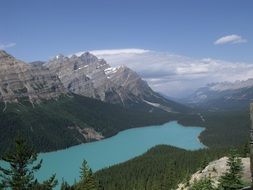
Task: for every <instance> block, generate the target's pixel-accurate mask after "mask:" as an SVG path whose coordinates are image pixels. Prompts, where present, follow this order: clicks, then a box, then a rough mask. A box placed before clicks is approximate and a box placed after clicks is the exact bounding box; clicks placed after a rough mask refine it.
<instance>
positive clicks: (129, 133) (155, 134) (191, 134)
mask: <svg viewBox="0 0 253 190" xmlns="http://www.w3.org/2000/svg"><path fill="white" fill-rule="evenodd" d="M203 130H204V128H200V127H184V126H182V125H180V124H178V123H177V122H175V121H174V122H168V123H165V124H163V125H155V126H148V127H141V128H134V129H128V130H125V131H122V132H120V133H118V134H117V135H115V136H113V137H110V138H107V139H104V140H101V141H97V142H91V143H86V144H81V145H78V146H74V147H71V148H68V149H65V150H59V151H54V152H49V153H41V154H40V155H39V158H41V159H43V164H42V167H41V169H40V170H39V172H38V173H37V175H36V177H37V178H38V179H39V181H41V180H44V179H47V178H48V177H49V176H51V175H52V174H54V173H56V176H57V179H58V180H59V182H60V183H61V181H62V179H64V180H65V181H67V182H69V183H70V184H72V183H73V182H74V181H75V180H79V170H80V169H79V168H80V166H81V163H82V160H83V159H86V160H87V161H88V164H89V166H90V167H91V168H92V170H93V171H96V170H99V169H101V168H105V167H108V166H112V165H114V164H118V163H121V162H124V161H127V160H129V159H131V158H133V157H136V156H139V155H141V154H143V153H145V152H146V151H147V150H148V149H150V148H151V147H154V146H155V145H159V144H166V145H172V146H176V147H180V148H184V149H187V150H195V149H199V148H203V147H204V145H203V144H202V143H200V142H199V140H198V136H199V134H200V133H201V132H202V131H203Z"/></svg>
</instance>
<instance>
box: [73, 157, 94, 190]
mask: <svg viewBox="0 0 253 190" xmlns="http://www.w3.org/2000/svg"><path fill="white" fill-rule="evenodd" d="M80 169H81V171H80V173H81V176H80V181H79V182H78V183H77V185H76V189H77V190H97V188H98V183H97V181H96V179H95V177H94V175H93V172H92V170H91V169H90V168H89V166H88V163H87V161H86V160H84V161H83V163H82V166H81V168H80Z"/></svg>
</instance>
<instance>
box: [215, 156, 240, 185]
mask: <svg viewBox="0 0 253 190" xmlns="http://www.w3.org/2000/svg"><path fill="white" fill-rule="evenodd" d="M227 166H228V167H229V169H228V171H227V172H226V173H225V174H224V175H223V176H221V178H220V189H222V190H237V189H241V188H243V182H242V170H243V166H242V161H241V159H240V158H238V157H237V156H236V154H235V152H234V151H232V152H231V154H230V156H229V158H228V161H227Z"/></svg>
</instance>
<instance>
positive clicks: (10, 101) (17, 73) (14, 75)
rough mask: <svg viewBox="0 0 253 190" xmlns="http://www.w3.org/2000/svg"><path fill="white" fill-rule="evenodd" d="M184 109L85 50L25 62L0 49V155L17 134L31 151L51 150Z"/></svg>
mask: <svg viewBox="0 0 253 190" xmlns="http://www.w3.org/2000/svg"><path fill="white" fill-rule="evenodd" d="M185 111H187V108H186V107H185V106H182V105H180V104H178V103H176V102H173V101H170V100H166V99H165V98H163V97H162V96H160V95H159V94H158V93H156V92H154V91H153V90H152V89H151V88H150V87H149V86H148V84H147V83H146V82H145V81H143V80H142V79H141V78H140V77H139V75H138V74H137V73H135V72H134V71H132V70H131V69H129V68H127V67H118V68H112V67H110V66H109V64H107V63H106V61H105V60H101V59H98V58H97V57H95V56H94V55H92V54H90V53H84V54H82V55H81V56H71V57H65V56H63V55H58V56H56V57H55V58H53V59H51V60H49V61H48V62H45V63H44V62H40V61H36V62H32V63H29V64H28V63H25V62H23V61H20V60H17V59H15V58H14V57H13V56H11V55H9V54H7V53H6V52H5V51H0V123H1V125H0V139H1V141H0V155H1V154H2V153H3V152H5V151H6V150H7V149H8V148H9V147H10V145H11V142H12V140H13V139H14V138H15V137H16V136H18V135H21V136H23V137H25V138H26V140H27V141H28V142H29V143H30V144H33V145H34V147H35V148H36V150H37V151H52V150H57V149H62V148H66V147H69V146H73V145H76V144H80V143H84V142H89V141H94V140H100V139H102V138H106V137H110V136H112V135H115V134H117V133H118V132H119V131H122V130H125V129H128V128H133V127H141V126H147V125H153V124H161V123H165V122H168V121H170V120H173V119H175V118H177V117H179V116H180V114H179V112H185Z"/></svg>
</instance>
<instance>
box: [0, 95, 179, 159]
mask: <svg viewBox="0 0 253 190" xmlns="http://www.w3.org/2000/svg"><path fill="white" fill-rule="evenodd" d="M4 108H5V105H4V104H3V103H0V110H1V111H0V123H1V125H0V139H1V141H0V155H2V154H3V153H4V152H5V151H6V150H7V148H8V147H10V145H11V143H12V139H13V138H15V137H16V136H17V135H21V136H23V137H24V138H25V139H27V141H28V143H29V144H32V145H33V146H34V147H35V149H36V150H38V151H39V152H41V151H52V150H56V149H62V148H67V147H70V146H73V145H76V144H80V143H82V142H85V139H84V137H83V135H82V134H80V133H79V131H78V130H77V129H76V126H78V127H80V128H85V127H91V128H94V129H95V130H96V131H98V132H101V133H102V134H103V135H104V136H105V137H110V136H112V135H115V134H116V133H118V132H119V131H122V130H124V129H128V128H133V127H142V126H147V125H152V124H162V123H165V122H167V121H169V120H172V118H173V117H174V115H175V114H169V113H166V112H163V111H157V112H153V113H149V112H145V111H143V112H142V111H135V110H132V109H125V108H123V107H121V106H118V105H113V104H108V103H103V102H101V101H98V100H95V99H91V98H86V97H82V96H76V95H73V96H71V97H68V96H63V97H60V98H59V99H58V100H50V101H44V102H41V103H40V104H35V105H34V106H32V105H31V104H30V103H28V102H26V101H24V102H22V104H21V103H20V104H14V103H13V104H10V103H8V104H7V109H6V110H5V111H4V112H3V111H2V110H4Z"/></svg>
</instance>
